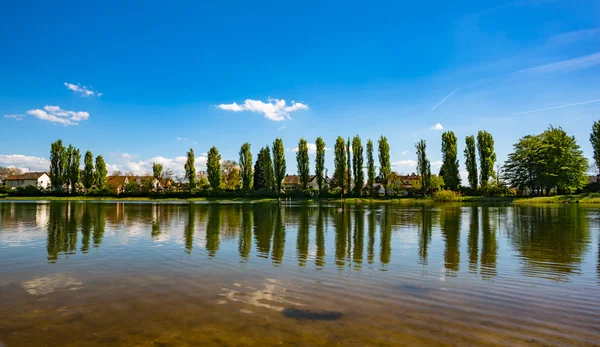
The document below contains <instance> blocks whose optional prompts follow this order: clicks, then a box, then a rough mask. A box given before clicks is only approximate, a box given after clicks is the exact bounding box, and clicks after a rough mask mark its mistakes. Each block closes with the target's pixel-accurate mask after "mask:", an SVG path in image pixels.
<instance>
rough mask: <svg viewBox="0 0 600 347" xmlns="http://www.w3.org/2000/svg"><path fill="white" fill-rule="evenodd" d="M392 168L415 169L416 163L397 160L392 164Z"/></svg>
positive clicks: (414, 161) (410, 160) (408, 160)
mask: <svg viewBox="0 0 600 347" xmlns="http://www.w3.org/2000/svg"><path fill="white" fill-rule="evenodd" d="M392 166H397V167H401V168H414V167H417V161H416V160H412V159H407V160H399V161H394V162H392Z"/></svg>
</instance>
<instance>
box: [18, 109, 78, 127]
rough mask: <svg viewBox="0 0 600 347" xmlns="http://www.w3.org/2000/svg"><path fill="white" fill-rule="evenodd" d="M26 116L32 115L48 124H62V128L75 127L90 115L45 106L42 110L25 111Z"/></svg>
mask: <svg viewBox="0 0 600 347" xmlns="http://www.w3.org/2000/svg"><path fill="white" fill-rule="evenodd" d="M27 114H28V115H32V116H34V117H36V118H38V119H41V120H43V121H47V122H50V123H57V124H62V125H64V126H69V125H77V124H79V122H80V121H82V120H87V119H89V118H90V114H89V113H87V112H83V111H77V112H75V111H67V110H62V109H61V108H60V107H59V106H50V105H46V106H45V107H44V109H43V110H40V109H35V110H29V111H27Z"/></svg>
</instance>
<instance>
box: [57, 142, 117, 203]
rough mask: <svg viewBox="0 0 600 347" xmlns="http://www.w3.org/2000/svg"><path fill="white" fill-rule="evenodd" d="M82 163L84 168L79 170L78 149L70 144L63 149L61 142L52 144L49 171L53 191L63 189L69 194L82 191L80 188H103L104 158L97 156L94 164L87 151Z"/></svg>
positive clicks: (105, 172) (105, 171)
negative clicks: (69, 192)
mask: <svg viewBox="0 0 600 347" xmlns="http://www.w3.org/2000/svg"><path fill="white" fill-rule="evenodd" d="M83 162H84V166H83V170H81V169H80V165H81V152H80V151H79V149H78V148H75V147H73V146H72V145H70V144H69V146H68V147H65V146H64V145H63V143H62V140H58V141H56V142H53V143H52V144H51V145H50V171H49V176H50V180H51V182H52V186H53V187H54V188H55V189H63V187H65V188H66V189H67V190H69V191H71V192H75V191H76V190H82V189H80V188H81V187H85V189H86V190H87V189H90V188H91V187H92V186H96V187H97V188H98V189H102V188H104V185H105V183H106V175H107V170H106V163H105V162H104V158H102V156H101V155H99V156H97V157H96V160H95V163H94V156H93V155H92V152H90V151H87V152H86V153H85V157H84V160H83ZM94 164H95V165H94Z"/></svg>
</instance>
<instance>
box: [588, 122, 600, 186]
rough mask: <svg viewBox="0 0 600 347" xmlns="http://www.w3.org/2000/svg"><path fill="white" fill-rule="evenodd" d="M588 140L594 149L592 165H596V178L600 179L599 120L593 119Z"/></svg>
mask: <svg viewBox="0 0 600 347" xmlns="http://www.w3.org/2000/svg"><path fill="white" fill-rule="evenodd" d="M590 142H591V143H592V149H593V150H594V165H596V168H595V169H596V177H597V180H598V179H600V121H594V125H592V133H591V134H590Z"/></svg>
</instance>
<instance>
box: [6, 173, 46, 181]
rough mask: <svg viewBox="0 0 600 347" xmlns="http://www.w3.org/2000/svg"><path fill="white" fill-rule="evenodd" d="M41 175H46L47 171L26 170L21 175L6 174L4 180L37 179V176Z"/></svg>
mask: <svg viewBox="0 0 600 347" xmlns="http://www.w3.org/2000/svg"><path fill="white" fill-rule="evenodd" d="M43 175H47V173H45V172H26V173H24V174H21V175H13V176H8V177H7V178H6V180H7V181H18V180H37V179H38V178H40V177H42V176H43Z"/></svg>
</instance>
